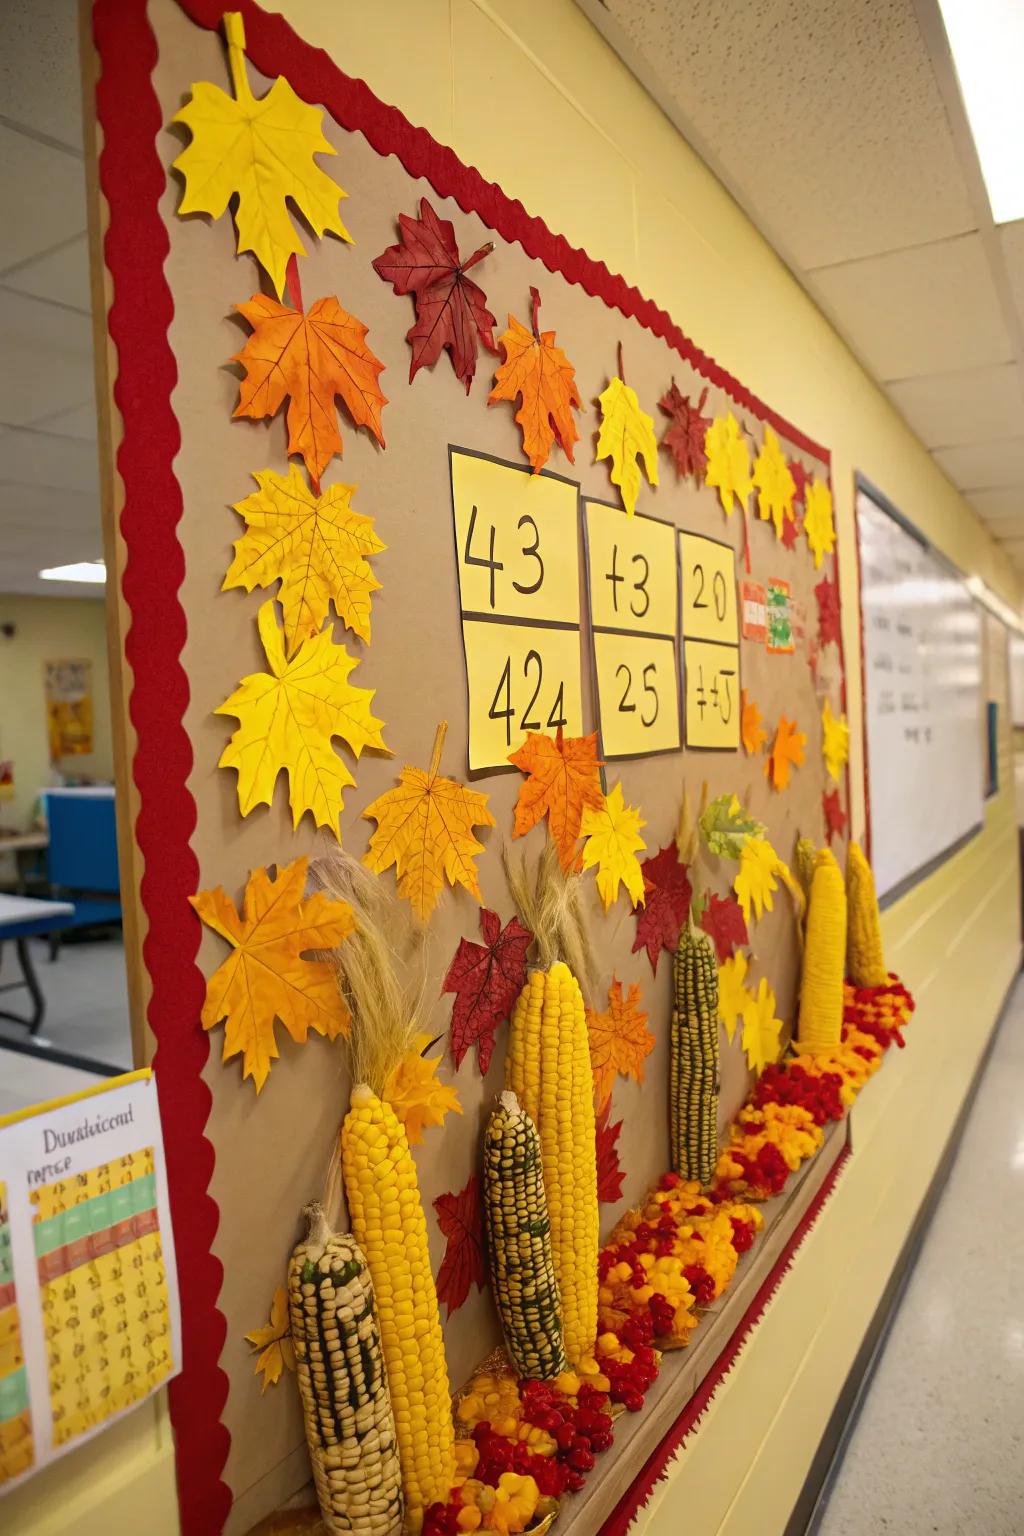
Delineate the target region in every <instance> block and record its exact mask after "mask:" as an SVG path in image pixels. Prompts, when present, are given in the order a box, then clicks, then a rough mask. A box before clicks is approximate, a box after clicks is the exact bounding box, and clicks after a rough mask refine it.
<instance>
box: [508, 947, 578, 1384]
mask: <svg viewBox="0 0 1024 1536" xmlns="http://www.w3.org/2000/svg"><path fill="white" fill-rule="evenodd" d="M505 1086H506V1087H507V1088H509V1089H511V1091H512V1092H513V1093H514V1094H515V1095H516V1097H517V1098H518V1100H519V1102H520V1104H521V1105H522V1107H523V1109H524V1110H525V1111H526V1113H527V1114H528V1115H529V1117H530V1119H531V1120H532V1121H533V1123H534V1124H535V1125H536V1127H537V1134H538V1135H539V1137H540V1145H541V1157H542V1161H543V1168H544V1191H545V1194H546V1196H547V1202H548V1217H549V1219H550V1222H551V1253H552V1257H553V1260H554V1266H555V1279H556V1280H557V1282H558V1292H559V1295H560V1296H561V1298H562V1327H563V1337H564V1339H565V1352H566V1354H567V1356H568V1357H569V1360H570V1361H571V1362H572V1363H573V1364H574V1365H575V1364H577V1363H578V1362H579V1361H580V1360H582V1359H583V1358H584V1356H586V1355H589V1354H590V1353H591V1352H592V1351H593V1348H594V1343H595V1341H596V1339H597V1139H596V1130H595V1126H594V1079H593V1073H592V1071H591V1066H590V1041H589V1037H588V1034H587V1019H586V1013H585V1011H584V1007H583V995H582V993H581V992H580V988H579V983H578V982H577V980H576V978H575V976H574V975H573V974H572V972H571V971H570V970H569V967H568V966H567V965H564V964H563V963H562V961H561V960H558V961H556V962H555V964H554V965H552V966H551V968H550V970H548V971H542V970H536V971H532V972H531V973H530V975H529V977H528V978H527V981H526V985H525V986H524V987H523V990H522V991H521V992H520V994H519V997H518V999H517V1001H516V1005H515V1008H514V1009H513V1012H512V1022H511V1027H510V1031H509V1043H508V1055H507V1057H506V1060H505Z"/></svg>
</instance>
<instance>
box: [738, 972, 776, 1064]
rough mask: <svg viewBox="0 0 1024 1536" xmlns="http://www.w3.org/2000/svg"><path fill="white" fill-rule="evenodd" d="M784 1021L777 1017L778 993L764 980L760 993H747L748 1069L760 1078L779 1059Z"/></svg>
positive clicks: (745, 1041) (744, 1024)
mask: <svg viewBox="0 0 1024 1536" xmlns="http://www.w3.org/2000/svg"><path fill="white" fill-rule="evenodd" d="M781 1033H782V1020H781V1019H777V1018H776V1017H775V993H774V992H773V991H772V989H771V987H770V986H769V985H768V982H767V981H766V979H765V978H764V977H763V976H762V977H761V981H760V984H759V986H758V989H757V992H756V994H755V993H752V992H751V993H748V994H747V1000H746V1003H745V1004H744V1007H743V1050H744V1052H745V1054H746V1058H747V1065H748V1066H750V1067H752V1068H753V1070H754V1071H755V1072H756V1073H757V1075H758V1077H760V1076H761V1073H762V1072H763V1071H764V1069H765V1067H767V1066H770V1065H771V1063H772V1062H773V1061H778V1059H779V1037H780V1035H781Z"/></svg>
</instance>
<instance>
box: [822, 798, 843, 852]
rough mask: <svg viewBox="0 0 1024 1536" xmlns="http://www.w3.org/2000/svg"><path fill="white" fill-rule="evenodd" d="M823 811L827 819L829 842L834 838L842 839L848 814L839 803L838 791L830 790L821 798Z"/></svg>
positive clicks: (826, 828) (826, 826) (826, 829)
mask: <svg viewBox="0 0 1024 1536" xmlns="http://www.w3.org/2000/svg"><path fill="white" fill-rule="evenodd" d="M821 810H822V815H823V816H824V818H825V834H826V836H827V837H828V840H829V842H831V841H832V839H833V838H834V837H842V835H843V832H844V831H845V828H846V812H845V811H844V810H843V807H842V805H841V804H840V802H839V791H838V789H833V790H830V791H829V792H828V793H827V794H825V795H822V797H821Z"/></svg>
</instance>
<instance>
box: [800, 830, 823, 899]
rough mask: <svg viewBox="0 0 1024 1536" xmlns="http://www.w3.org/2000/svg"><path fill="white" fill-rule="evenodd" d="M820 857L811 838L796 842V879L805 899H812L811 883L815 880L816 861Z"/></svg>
mask: <svg viewBox="0 0 1024 1536" xmlns="http://www.w3.org/2000/svg"><path fill="white" fill-rule="evenodd" d="M817 857H818V849H817V847H816V845H815V843H814V840H813V839H812V838H810V837H798V838H797V840H796V859H795V861H794V862H795V864H796V877H797V879H798V880H799V881H800V886H801V888H802V890H803V893H804V899H805V900H806V901H810V899H811V881H812V880H813V879H814V861H815V859H816V858H817Z"/></svg>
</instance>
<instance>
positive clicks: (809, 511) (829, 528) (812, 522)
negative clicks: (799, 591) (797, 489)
mask: <svg viewBox="0 0 1024 1536" xmlns="http://www.w3.org/2000/svg"><path fill="white" fill-rule="evenodd" d="M804 533H805V534H806V535H807V543H808V545H809V547H810V551H811V554H812V555H813V556H814V569H815V570H817V569H818V567H819V566H820V565H821V562H822V561H823V560H824V558H825V556H826V555H828V554H831V553H832V551H833V550H834V549H835V547H836V527H835V523H834V522H833V520H832V492H831V491H830V490H829V488H828V486H827V485H826V484H825V483H824V481H822V480H810V481H808V483H807V489H806V491H805V492H804Z"/></svg>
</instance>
